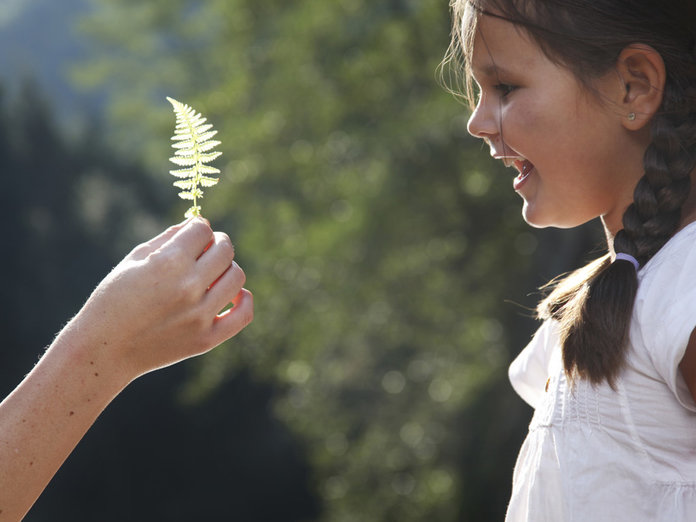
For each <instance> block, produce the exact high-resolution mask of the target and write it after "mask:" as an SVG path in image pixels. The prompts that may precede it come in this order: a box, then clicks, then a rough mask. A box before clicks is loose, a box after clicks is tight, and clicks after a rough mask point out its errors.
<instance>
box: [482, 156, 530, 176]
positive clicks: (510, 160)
mask: <svg viewBox="0 0 696 522" xmlns="http://www.w3.org/2000/svg"><path fill="white" fill-rule="evenodd" d="M491 156H493V158H494V159H497V160H500V161H502V162H503V164H504V165H505V166H506V167H515V168H516V169H517V170H518V171H519V172H522V166H523V165H524V162H525V161H527V159H526V158H524V157H523V156H519V155H517V154H509V153H508V154H495V153H494V152H491Z"/></svg>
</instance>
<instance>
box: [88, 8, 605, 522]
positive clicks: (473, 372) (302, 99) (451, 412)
mask: <svg viewBox="0 0 696 522" xmlns="http://www.w3.org/2000/svg"><path fill="white" fill-rule="evenodd" d="M93 3H94V5H95V10H94V12H93V13H92V14H91V15H90V16H89V18H88V19H87V20H85V22H84V24H83V26H84V30H85V31H86V32H87V33H88V34H89V35H90V36H91V37H92V38H93V40H94V42H95V46H96V47H95V51H94V52H95V55H94V61H93V62H92V63H91V64H85V65H83V66H81V67H80V68H79V69H78V70H77V71H76V74H75V75H76V78H77V79H78V80H79V81H80V82H82V83H83V84H85V85H100V86H107V88H108V89H109V90H110V91H111V92H112V104H111V106H110V108H111V114H112V116H113V117H114V119H113V120H112V121H113V122H115V125H116V127H117V128H120V132H119V133H118V136H119V141H120V142H121V143H122V144H124V146H125V147H128V150H130V151H131V152H132V151H133V150H135V149H134V147H135V145H136V144H137V147H138V149H139V150H142V151H143V157H144V158H145V161H147V163H148V165H149V166H150V167H151V169H152V170H153V171H160V172H161V171H164V170H165V169H166V158H167V157H168V155H169V150H168V143H167V140H166V137H167V136H169V129H170V127H171V125H172V121H173V120H172V116H171V114H170V112H169V109H168V106H167V104H166V102H165V101H164V95H165V94H166V95H171V96H174V97H175V98H177V99H180V100H182V101H184V102H186V103H189V104H191V105H193V106H195V107H196V108H197V109H198V110H200V111H201V112H203V113H205V114H206V115H208V117H209V118H210V120H211V121H213V122H214V123H215V125H216V127H217V128H219V129H220V134H219V137H220V139H221V140H222V142H223V145H222V150H224V152H225V155H224V156H223V158H222V159H223V160H224V163H223V164H222V166H221V167H222V169H223V174H222V179H221V183H220V185H219V186H218V188H217V190H216V192H215V193H214V194H212V193H211V195H210V197H209V199H207V200H206V202H205V203H204V208H205V209H206V213H207V217H208V218H209V219H211V220H212V221H213V222H215V224H216V225H217V226H220V227H221V228H223V229H225V230H227V231H229V232H230V234H231V235H232V236H233V240H234V241H235V242H236V244H237V245H238V256H239V258H240V262H241V263H242V265H243V266H244V267H245V269H246V272H247V276H248V281H249V287H250V288H251V289H252V290H253V291H254V293H255V296H256V302H257V311H256V319H255V322H254V324H253V325H252V326H251V327H250V328H249V329H248V330H247V331H245V333H244V334H243V335H242V336H241V337H240V338H239V339H236V340H235V341H234V343H233V344H234V346H231V347H230V348H231V349H229V350H220V351H216V352H214V353H213V354H211V355H210V356H207V357H205V358H202V359H200V360H199V361H198V372H197V375H196V376H194V377H193V378H192V379H191V380H190V381H189V385H188V386H187V387H186V388H185V390H184V391H183V392H182V397H181V399H182V400H183V401H184V402H186V403H189V402H196V401H203V400H205V398H206V397H207V396H209V395H210V394H215V393H217V392H216V388H217V387H218V386H219V383H221V382H223V381H224V380H225V379H226V378H227V376H229V375H234V374H236V373H238V372H243V371H246V370H249V371H251V372H252V374H253V375H255V376H256V378H260V379H263V380H265V381H271V382H275V383H277V385H279V386H281V387H282V388H283V390H284V392H283V394H282V396H281V397H280V399H278V400H277V401H276V403H275V411H276V413H277V415H278V417H279V418H280V419H282V420H283V421H284V422H286V423H287V425H288V426H290V427H291V428H292V429H293V430H294V431H295V432H296V433H297V434H299V435H300V436H301V437H302V439H303V440H304V441H305V442H306V445H307V447H308V452H309V456H308V458H309V462H310V464H311V466H312V470H313V480H314V485H315V489H316V493H317V495H319V496H320V498H321V500H322V505H323V511H322V514H321V516H320V517H319V519H320V520H323V521H331V522H339V521H341V522H342V521H350V520H356V521H358V520H359V521H365V520H370V521H371V520H384V521H386V520H399V521H409V520H413V521H421V520H439V521H447V520H462V519H463V520H483V519H490V520H495V519H500V518H502V514H503V513H504V510H505V503H506V500H507V494H508V492H509V487H508V483H509V481H510V476H511V471H512V463H513V460H514V455H515V453H516V451H517V449H518V447H519V443H520V441H521V437H522V434H523V431H524V426H525V424H526V422H527V418H526V417H527V413H528V412H527V410H525V409H524V407H523V406H522V402H521V401H520V400H517V399H515V398H513V396H512V392H511V390H510V389H509V387H508V385H507V383H506V379H505V367H506V365H507V362H508V360H509V359H510V358H511V356H512V354H514V353H516V351H517V350H519V348H521V346H522V345H524V343H525V342H526V340H527V339H528V337H529V334H530V333H531V332H532V330H533V328H534V324H533V322H532V321H529V320H527V319H523V318H522V317H521V316H523V315H529V312H528V310H527V309H525V308H524V307H525V306H526V307H528V306H532V305H533V301H534V299H528V298H525V297H524V296H525V294H526V293H528V292H529V291H530V289H533V288H535V287H536V285H537V284H538V283H539V282H540V281H539V276H540V275H541V276H547V275H550V274H547V273H546V272H547V271H548V267H549V265H548V262H547V261H546V260H547V258H548V257H549V251H548V250H545V251H543V252H540V251H539V244H540V242H541V243H542V245H543V244H546V243H553V245H554V253H555V254H556V255H557V257H556V258H555V259H560V261H558V262H557V263H558V265H559V267H560V268H561V269H568V268H570V267H571V265H572V264H573V263H575V262H576V261H575V260H576V252H575V244H576V243H572V244H569V245H568V247H567V248H566V249H565V250H563V249H562V248H560V247H559V245H558V244H557V242H556V240H555V236H552V235H549V234H539V233H535V232H532V231H529V230H527V228H526V227H525V225H524V224H523V222H522V220H521V218H520V217H519V206H520V203H519V200H518V199H517V197H516V196H515V195H514V192H513V191H512V189H511V182H510V178H511V177H512V176H509V177H507V175H506V174H505V173H504V170H503V169H502V167H501V166H499V165H493V163H492V162H491V161H490V160H488V159H486V158H485V154H484V153H482V151H481V145H480V144H479V143H478V142H477V141H475V140H473V139H471V138H469V137H468V136H467V134H466V119H467V114H466V111H465V110H464V109H463V108H462V107H461V106H459V105H457V104H456V103H455V102H454V101H453V100H452V97H451V96H450V95H448V94H447V93H445V92H444V90H443V89H442V88H441V87H440V86H439V85H438V83H437V81H436V73H435V71H436V68H437V65H438V63H439V61H440V59H441V57H442V55H443V54H444V50H445V48H446V47H447V44H448V32H449V26H450V22H449V19H448V12H447V8H446V3H443V2H441V1H436V0H382V1H378V2H375V1H372V2H369V1H365V0H337V1H335V2H326V1H323V0H295V1H293V2H288V1H286V0H209V1H207V2H200V1H194V0H167V1H164V0H159V1H154V0H153V1H149V2H124V1H116V0H93ZM157 175H158V176H164V174H157ZM499 178H500V179H499ZM171 197H172V201H174V200H175V197H174V194H173V193H172V195H171ZM581 233H582V234H583V235H584V236H587V237H593V232H592V231H589V232H587V231H585V232H581ZM549 238H553V239H549ZM530 275H531V277H530ZM508 300H515V301H518V302H520V303H521V304H522V305H523V306H515V305H510V304H506V303H508V302H509V301H508ZM510 410H513V411H514V412H515V413H510ZM211 437H214V435H211ZM273 494H274V493H273V492H270V493H269V495H273ZM232 495H234V492H233V493H232Z"/></svg>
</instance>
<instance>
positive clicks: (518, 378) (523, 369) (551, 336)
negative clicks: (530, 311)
mask: <svg viewBox="0 0 696 522" xmlns="http://www.w3.org/2000/svg"><path fill="white" fill-rule="evenodd" d="M557 343H558V328H557V322H556V321H554V320H547V321H545V322H544V323H543V324H542V325H541V327H539V329H538V330H537V332H536V333H535V334H534V336H533V337H532V340H531V341H530V342H529V344H528V345H527V346H526V347H525V348H524V349H523V350H522V351H521V352H520V354H519V355H518V356H517V357H516V358H515V360H514V361H512V364H511V365H510V368H509V370H508V377H509V378H510V383H511V384H512V387H513V389H514V390H515V391H516V392H517V394H518V395H519V396H520V397H522V398H523V399H524V400H525V402H527V403H528V404H529V405H530V406H531V407H532V408H536V407H537V406H538V404H539V403H540V401H541V398H542V397H543V395H544V388H545V385H546V381H547V380H548V378H549V362H550V359H551V354H552V352H553V348H554V346H555V345H556V344H557Z"/></svg>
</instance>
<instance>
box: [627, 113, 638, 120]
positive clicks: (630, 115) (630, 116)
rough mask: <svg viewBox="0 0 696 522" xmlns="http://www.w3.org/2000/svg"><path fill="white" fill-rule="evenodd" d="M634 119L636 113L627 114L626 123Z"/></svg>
mask: <svg viewBox="0 0 696 522" xmlns="http://www.w3.org/2000/svg"><path fill="white" fill-rule="evenodd" d="M635 119H636V113H635V112H631V113H629V115H628V121H633V120H635Z"/></svg>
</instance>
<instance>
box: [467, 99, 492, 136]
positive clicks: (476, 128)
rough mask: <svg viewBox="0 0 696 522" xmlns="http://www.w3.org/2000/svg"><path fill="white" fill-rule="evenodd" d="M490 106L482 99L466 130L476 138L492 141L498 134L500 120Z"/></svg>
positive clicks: (475, 108)
mask: <svg viewBox="0 0 696 522" xmlns="http://www.w3.org/2000/svg"><path fill="white" fill-rule="evenodd" d="M490 105H491V104H490V103H487V101H486V100H485V99H484V98H483V97H481V98H480V99H479V101H478V103H477V104H476V107H474V111H473V112H472V113H471V116H470V117H469V122H468V123H467V125H466V129H467V130H468V131H469V134H471V135H472V136H474V137H475V138H481V139H484V140H486V141H491V140H492V139H493V138H494V137H495V136H496V135H497V134H498V118H497V117H496V115H495V112H496V111H495V110H493V109H491V107H490Z"/></svg>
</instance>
